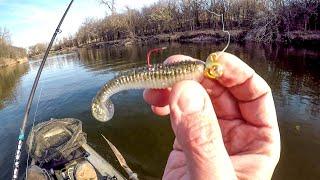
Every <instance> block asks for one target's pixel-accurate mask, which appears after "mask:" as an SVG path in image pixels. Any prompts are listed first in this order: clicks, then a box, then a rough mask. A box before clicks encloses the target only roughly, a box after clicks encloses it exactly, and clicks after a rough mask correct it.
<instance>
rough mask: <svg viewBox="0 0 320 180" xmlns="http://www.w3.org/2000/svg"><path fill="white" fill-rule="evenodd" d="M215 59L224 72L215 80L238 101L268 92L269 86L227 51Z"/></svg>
mask: <svg viewBox="0 0 320 180" xmlns="http://www.w3.org/2000/svg"><path fill="white" fill-rule="evenodd" d="M217 61H218V62H219V63H220V64H221V65H222V67H223V68H224V72H223V74H222V76H221V77H219V78H218V79H217V81H218V82H219V83H220V84H221V85H222V86H223V87H226V88H228V89H229V90H230V92H231V93H232V95H233V96H234V97H236V99H238V100H240V101H252V100H254V99H256V98H258V97H260V96H262V95H264V94H266V93H268V92H270V87H269V86H268V84H267V83H266V82H265V81H264V80H263V79H262V78H261V77H260V76H259V75H257V74H256V73H255V72H254V70H253V69H252V68H250V67H249V66H248V65H247V64H246V63H244V62H243V61H242V60H240V59H239V58H238V57H236V56H234V55H233V54H229V53H222V54H221V55H220V56H219V57H218V59H217Z"/></svg>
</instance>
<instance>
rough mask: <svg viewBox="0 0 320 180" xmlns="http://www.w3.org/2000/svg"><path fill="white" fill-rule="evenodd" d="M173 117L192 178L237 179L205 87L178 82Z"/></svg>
mask: <svg viewBox="0 0 320 180" xmlns="http://www.w3.org/2000/svg"><path fill="white" fill-rule="evenodd" d="M169 105H170V117H171V125H172V128H173V131H174V133H175V135H176V139H177V142H178V143H179V145H180V147H179V148H181V150H182V151H183V152H184V154H185V156H186V160H187V166H188V170H189V173H190V176H191V179H207V178H209V177H210V179H219V178H223V179H235V177H236V175H235V172H234V168H233V166H232V163H231V160H230V158H229V155H228V153H227V151H226V148H225V146H224V143H223V139H222V135H221V131H220V127H219V123H218V120H217V117H216V114H215V112H214V109H213V107H212V103H211V100H210V98H209V96H208V94H207V92H206V91H205V89H204V88H203V87H202V86H201V85H200V84H199V83H197V82H195V81H182V82H179V83H177V84H176V85H175V86H174V87H173V88H172V91H171V95H170V100H169Z"/></svg>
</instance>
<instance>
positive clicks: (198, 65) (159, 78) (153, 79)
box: [91, 53, 223, 122]
mask: <svg viewBox="0 0 320 180" xmlns="http://www.w3.org/2000/svg"><path fill="white" fill-rule="evenodd" d="M217 57H218V56H217V53H212V54H210V55H209V56H208V58H207V60H206V63H204V62H203V61H200V60H196V61H194V60H193V61H182V62H175V63H172V64H154V65H149V66H145V67H140V68H133V69H130V70H127V71H124V72H121V73H120V74H119V75H117V76H115V77H114V78H113V79H111V80H110V81H109V82H107V83H106V84H105V85H104V86H103V87H102V88H101V89H100V91H99V92H98V93H97V95H96V96H95V97H94V98H93V101H92V105H91V110H92V115H93V116H94V117H95V118H96V119H97V120H99V121H102V122H106V121H108V120H110V119H111V118H112V117H113V114H114V105H113V103H112V102H111V100H110V97H111V96H112V95H113V94H116V93H117V92H120V91H123V90H129V89H145V88H151V89H164V88H168V87H171V86H172V85H174V84H175V83H177V82H179V81H182V80H195V81H198V82H200V81H201V80H202V79H203V77H204V76H206V77H208V78H213V79H216V78H218V77H220V76H221V75H222V73H223V68H222V66H221V65H220V64H219V63H218V62H217Z"/></svg>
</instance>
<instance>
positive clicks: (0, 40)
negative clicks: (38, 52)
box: [0, 27, 28, 68]
mask: <svg viewBox="0 0 320 180" xmlns="http://www.w3.org/2000/svg"><path fill="white" fill-rule="evenodd" d="M27 61H28V59H27V52H26V50H25V49H24V48H20V47H15V46H12V45H11V43H10V33H9V31H8V30H7V29H6V28H1V27H0V68H2V67H6V66H11V65H15V64H18V63H24V62H27Z"/></svg>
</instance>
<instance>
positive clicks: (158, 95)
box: [143, 89, 170, 107]
mask: <svg viewBox="0 0 320 180" xmlns="http://www.w3.org/2000/svg"><path fill="white" fill-rule="evenodd" d="M169 95H170V90H169V89H146V90H144V92H143V98H144V100H145V101H146V102H147V103H148V104H150V105H154V106H158V107H164V106H166V105H168V104H169Z"/></svg>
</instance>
